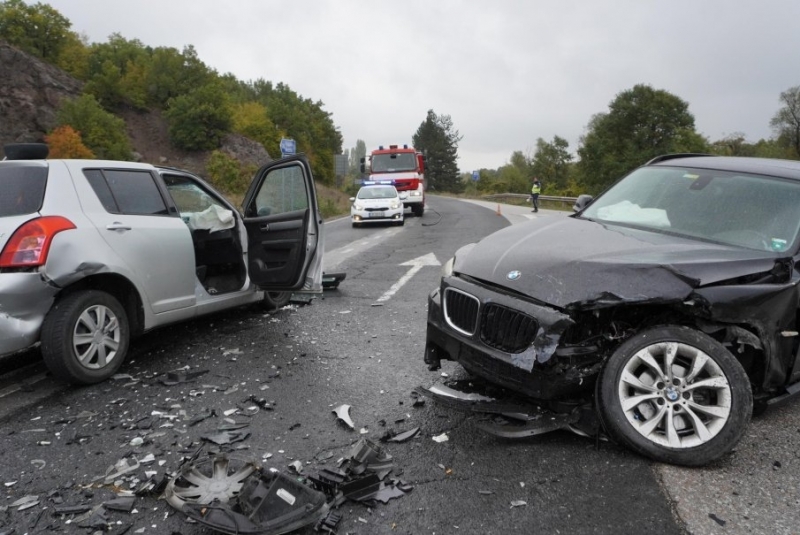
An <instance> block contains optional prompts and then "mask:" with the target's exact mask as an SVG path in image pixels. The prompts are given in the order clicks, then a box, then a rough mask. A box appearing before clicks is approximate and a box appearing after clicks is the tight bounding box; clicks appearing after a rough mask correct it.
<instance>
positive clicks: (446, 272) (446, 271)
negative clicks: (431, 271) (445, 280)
mask: <svg viewBox="0 0 800 535" xmlns="http://www.w3.org/2000/svg"><path fill="white" fill-rule="evenodd" d="M455 263H456V257H455V256H454V257H452V258H451V259H450V260H448V261H447V262H445V263H444V265H443V266H442V277H449V276H450V275H452V274H453V264H455Z"/></svg>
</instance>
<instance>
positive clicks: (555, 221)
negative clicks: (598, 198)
mask: <svg viewBox="0 0 800 535" xmlns="http://www.w3.org/2000/svg"><path fill="white" fill-rule="evenodd" d="M778 260H780V259H779V258H778V257H776V255H775V254H774V253H769V252H766V251H764V252H761V251H755V250H751V249H744V248H741V247H733V246H725V245H716V244H713V243H707V242H702V241H698V240H692V239H688V238H681V237H676V236H672V235H668V234H662V233H657V232H652V231H645V230H637V229H631V228H626V227H621V226H611V225H605V224H601V223H596V222H593V221H589V220H585V219H578V218H574V217H564V216H547V217H543V218H539V219H536V220H534V221H531V222H529V223H523V224H519V225H513V226H511V227H507V228H505V229H503V230H501V231H499V232H496V233H494V234H492V235H490V236H487V237H486V238H484V239H483V240H482V241H480V242H479V243H477V244H474V246H467V248H464V249H462V250H461V251H459V253H457V254H456V261H455V265H454V271H455V272H456V273H459V274H463V275H468V276H470V277H474V278H476V279H480V280H483V281H487V282H489V283H492V284H495V285H498V286H502V287H505V288H508V289H509V290H511V291H512V292H517V293H522V294H525V295H527V296H530V297H532V298H533V299H535V300H537V301H540V302H542V303H548V304H550V305H553V306H556V307H559V308H565V309H569V308H575V307H595V308H600V307H603V306H610V305H613V304H618V303H620V302H625V301H628V302H642V301H650V302H667V301H680V300H683V299H686V298H687V297H688V296H689V295H690V294H691V292H692V290H693V289H694V288H698V287H702V286H706V285H709V284H716V283H721V282H723V281H729V280H732V279H737V278H738V277H743V276H747V275H753V274H758V273H768V272H770V271H771V270H772V269H773V268H774V267H775V264H776V261H778ZM514 272H519V275H518V277H517V278H516V279H515V280H512V279H514V275H510V274H512V273H514ZM514 274H516V273H514Z"/></svg>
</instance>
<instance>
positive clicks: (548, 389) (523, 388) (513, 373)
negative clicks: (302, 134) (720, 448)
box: [425, 277, 590, 400]
mask: <svg viewBox="0 0 800 535" xmlns="http://www.w3.org/2000/svg"><path fill="white" fill-rule="evenodd" d="M447 288H454V289H455V290H457V291H459V292H463V293H466V294H468V295H469V296H472V297H474V298H475V299H477V301H478V302H479V309H478V311H477V319H476V324H477V326H476V329H475V332H474V334H465V333H464V332H460V331H459V330H457V329H455V328H453V325H452V324H450V323H449V322H448V320H447V319H446V318H445V314H444V307H443V303H442V296H443V295H444V293H445V291H446V289H447ZM488 304H497V305H501V306H503V307H507V308H509V309H513V310H516V311H519V312H520V313H522V314H525V315H526V316H529V317H532V318H535V319H536V321H537V323H538V330H537V331H536V335H535V337H534V339H533V341H532V343H531V344H530V346H529V347H527V348H526V349H525V350H523V351H521V352H519V353H507V352H505V351H501V350H498V349H495V348H493V347H490V346H489V345H487V344H486V343H485V342H484V340H483V335H482V332H481V331H482V322H483V321H484V316H483V312H484V309H485V307H486V306H487V305H488ZM573 324H574V322H573V320H572V319H571V318H570V317H569V316H568V315H566V314H564V313H561V312H559V311H557V310H555V309H552V308H548V307H545V306H541V305H538V304H535V303H532V302H530V301H527V300H524V299H520V298H517V297H514V296H512V295H508V294H503V293H500V292H497V291H495V290H494V289H492V288H488V287H485V286H481V285H478V284H475V283H473V282H470V281H466V280H463V279H460V278H458V277H444V278H443V279H442V285H441V288H437V289H436V290H434V291H433V292H432V293H431V294H430V296H429V297H428V328H427V336H426V349H425V362H426V363H427V364H428V365H429V366H430V367H431V368H432V369H436V368H438V366H439V362H440V360H453V361H456V362H458V363H460V364H461V365H462V366H463V367H464V368H466V369H467V371H469V372H470V373H472V374H474V375H477V376H479V377H483V378H484V379H487V380H488V381H490V382H492V383H495V384H498V385H500V386H503V387H505V388H508V389H511V390H513V391H516V392H519V393H522V394H524V395H526V396H530V397H532V398H535V399H539V400H551V399H557V398H563V397H568V396H572V395H575V394H578V393H580V392H583V391H585V390H586V389H587V388H588V387H589V386H590V384H589V382H588V381H584V380H583V377H581V376H580V375H579V374H575V373H569V368H570V365H569V363H568V362H567V359H561V358H559V356H558V355H557V353H556V350H557V349H558V344H559V342H560V339H561V336H562V334H563V333H564V331H565V330H566V329H567V328H569V327H570V326H571V325H573Z"/></svg>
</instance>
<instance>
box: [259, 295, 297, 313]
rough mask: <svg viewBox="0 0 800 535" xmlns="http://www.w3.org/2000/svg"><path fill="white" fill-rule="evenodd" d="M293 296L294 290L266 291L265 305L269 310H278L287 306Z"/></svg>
mask: <svg viewBox="0 0 800 535" xmlns="http://www.w3.org/2000/svg"><path fill="white" fill-rule="evenodd" d="M291 298H292V292H265V293H264V305H265V306H266V307H267V310H277V309H279V308H281V307H284V306H286V305H287V304H288V303H289V300H290V299H291Z"/></svg>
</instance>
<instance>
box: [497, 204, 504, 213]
mask: <svg viewBox="0 0 800 535" xmlns="http://www.w3.org/2000/svg"><path fill="white" fill-rule="evenodd" d="M495 214H497V215H503V214H501V213H500V205H499V204H498V205H497V211H496V212H495Z"/></svg>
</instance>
